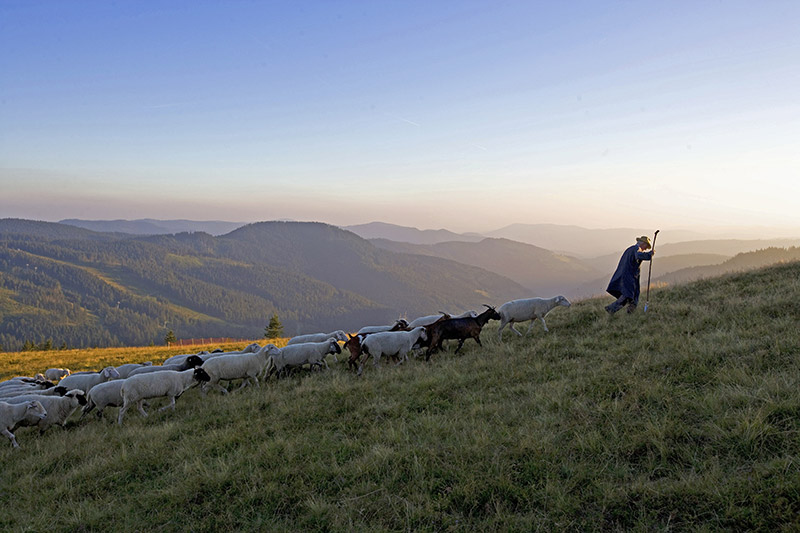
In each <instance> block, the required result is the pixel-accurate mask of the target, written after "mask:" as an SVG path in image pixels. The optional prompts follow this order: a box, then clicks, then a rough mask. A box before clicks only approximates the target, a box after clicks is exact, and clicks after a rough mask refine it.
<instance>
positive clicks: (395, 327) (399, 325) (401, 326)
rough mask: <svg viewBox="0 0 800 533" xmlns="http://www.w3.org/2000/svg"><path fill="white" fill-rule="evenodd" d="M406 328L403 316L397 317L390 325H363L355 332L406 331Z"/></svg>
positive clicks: (406, 324)
mask: <svg viewBox="0 0 800 533" xmlns="http://www.w3.org/2000/svg"><path fill="white" fill-rule="evenodd" d="M406 328H408V321H407V320H406V319H404V318H398V319H397V321H395V323H394V324H392V325H391V326H364V327H363V328H361V329H360V330H358V331H357V332H356V333H358V334H360V335H361V334H366V333H380V332H382V331H401V330H403V331H407V329H406Z"/></svg>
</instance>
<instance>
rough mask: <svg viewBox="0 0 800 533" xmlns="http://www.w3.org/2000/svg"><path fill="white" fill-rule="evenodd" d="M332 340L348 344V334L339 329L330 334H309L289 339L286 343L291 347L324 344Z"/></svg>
mask: <svg viewBox="0 0 800 533" xmlns="http://www.w3.org/2000/svg"><path fill="white" fill-rule="evenodd" d="M330 338H334V339H336V340H337V341H342V342H347V334H346V333H345V332H344V331H343V330H341V329H337V330H336V331H331V332H330V333H309V334H307V335H298V336H296V337H292V338H291V339H289V342H288V343H286V345H287V346H289V345H290V344H303V343H304V342H322V341H326V340H328V339H330Z"/></svg>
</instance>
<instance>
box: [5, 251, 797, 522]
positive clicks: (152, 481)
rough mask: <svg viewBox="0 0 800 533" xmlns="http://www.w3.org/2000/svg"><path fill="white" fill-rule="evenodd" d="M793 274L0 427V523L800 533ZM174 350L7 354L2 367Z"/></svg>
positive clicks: (681, 290)
mask: <svg viewBox="0 0 800 533" xmlns="http://www.w3.org/2000/svg"><path fill="white" fill-rule="evenodd" d="M799 279H800V265H798V264H797V263H792V264H787V265H781V266H777V267H773V268H769V269H764V270H759V271H756V272H751V273H746V274H740V275H734V276H726V277H724V278H719V279H713V280H707V281H702V282H697V283H693V284H691V285H686V286H681V287H675V288H669V287H667V288H663V289H659V290H656V291H654V292H653V293H651V301H650V308H649V310H648V311H647V313H643V312H642V307H643V305H640V308H639V310H638V312H637V313H636V314H633V315H627V314H625V313H624V312H622V313H618V314H617V315H615V316H612V317H609V316H608V315H607V314H606V313H605V312H604V311H603V305H605V304H607V303H608V302H609V301H610V300H609V299H594V300H587V301H582V302H576V303H574V304H573V305H572V307H570V308H564V307H560V308H557V309H556V310H554V311H553V312H552V313H551V314H550V315H549V316H548V319H547V323H548V327H549V328H550V332H549V333H546V332H544V331H543V329H542V327H541V324H540V323H537V324H535V325H534V327H533V331H532V332H531V334H530V335H529V336H527V337H524V338H519V337H517V336H516V335H514V334H513V333H512V332H510V331H508V330H506V331H504V336H503V340H502V342H501V341H500V340H498V339H497V322H490V323H489V325H488V326H487V327H486V328H485V329H484V331H483V334H482V336H481V339H482V341H483V347H480V346H478V345H477V344H475V343H474V342H473V341H471V340H470V341H467V342H466V343H465V345H464V349H463V350H462V351H463V353H459V354H454V353H452V351H448V352H443V353H437V354H435V355H433V356H432V358H431V361H430V362H429V363H426V362H425V361H424V358H414V357H412V358H411V359H410V360H409V361H408V362H407V363H405V364H403V365H400V366H394V365H393V364H387V363H385V362H382V363H381V364H380V365H379V366H377V367H375V366H373V365H372V363H368V364H367V365H366V368H365V370H364V373H363V375H362V376H361V377H357V376H355V375H354V374H353V373H352V372H350V371H348V370H347V364H346V362H344V361H345V357H344V354H343V356H340V357H339V362H338V363H336V362H334V361H333V358H332V357H329V358H328V364H329V365H330V367H331V368H330V369H329V370H326V371H319V372H298V373H296V374H294V375H292V376H290V377H288V378H283V379H280V380H278V379H275V378H272V379H271V380H269V381H268V382H267V383H266V384H262V386H261V387H259V388H251V387H248V388H245V389H243V390H242V391H239V392H235V393H231V394H228V395H221V394H219V393H209V394H208V395H207V396H203V395H202V394H201V393H200V391H199V390H197V389H190V390H189V391H188V392H186V393H185V394H184V395H183V396H182V397H180V398H179V399H178V402H177V406H176V409H175V411H174V412H172V411H165V412H158V411H157V409H156V408H157V407H159V406H160V405H161V403H162V402H159V401H156V402H154V403H153V405H151V407H150V413H151V414H150V416H149V417H148V418H142V417H140V416H139V414H138V413H136V412H135V411H130V412H129V413H128V414H127V415H126V418H125V420H124V423H123V425H122V426H118V425H117V424H116V411H117V410H116V409H115V408H109V409H107V413H106V416H105V419H102V420H98V419H97V418H96V417H95V416H94V414H90V415H89V416H87V417H86V418H84V419H83V420H79V413H76V414H74V415H73V416H72V418H71V419H70V420H69V421H68V423H67V425H66V428H63V429H62V428H59V427H56V428H51V429H50V430H48V431H47V432H46V433H45V434H43V435H39V434H38V430H32V429H30V428H21V429H19V430H18V431H17V432H16V435H17V440H18V441H19V443H20V448H19V449H18V450H12V448H11V445H10V444H9V443H8V442H5V440H3V441H2V442H0V471H2V482H1V485H0V489H2V490H0V503H2V504H3V505H2V507H3V509H4V511H3V513H2V514H0V528H2V529H3V530H7V531H44V530H48V531H76V530H84V531H91V530H114V531H131V532H133V531H220V530H225V531H298V530H301V531H308V530H328V531H409V530H411V531H562V530H572V531H653V530H655V531H667V530H676V531H719V530H728V531H748V530H749V531H753V530H760V531H764V530H776V531H777V530H786V531H789V530H797V529H798V528H800V468H799V467H798V465H799V464H800V460H799V459H800V387H798V385H799V383H798V380H799V379H800V361H798V355H799V354H800V333H798V328H797V323H798V318H800V303H799V299H800V281H798V280H799ZM524 328H527V325H524V326H523V328H520V329H521V331H525V329H524ZM260 342H261V343H262V344H263V343H264V342H265V340H263V339H262V340H261V341H260ZM240 347H242V345H236V346H220V348H223V349H225V350H229V349H233V348H240ZM177 350H178V351H176V349H175V348H161V347H158V348H135V349H134V348H132V349H107V350H84V351H63V352H62V351H56V352H28V353H14V354H1V355H0V374H1V375H2V376H4V379H5V378H8V377H10V376H12V375H19V374H27V375H30V374H32V373H35V372H39V371H43V370H44V369H46V368H48V367H51V366H55V367H67V368H71V369H73V370H78V369H82V368H95V369H97V368H102V367H103V366H106V365H111V364H120V363H123V362H137V361H141V360H152V361H153V362H154V363H158V362H159V361H162V360H164V359H165V358H166V357H168V356H169V355H171V354H174V353H187V349H186V347H183V348H182V349H177ZM233 386H234V387H235V386H238V385H236V384H234V385H233ZM232 388H233V387H232Z"/></svg>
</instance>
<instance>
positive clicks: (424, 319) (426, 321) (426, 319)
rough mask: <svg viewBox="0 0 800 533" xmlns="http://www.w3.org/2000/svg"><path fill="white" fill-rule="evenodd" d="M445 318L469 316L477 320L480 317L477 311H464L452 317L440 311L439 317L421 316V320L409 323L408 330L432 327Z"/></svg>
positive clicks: (417, 319) (416, 319)
mask: <svg viewBox="0 0 800 533" xmlns="http://www.w3.org/2000/svg"><path fill="white" fill-rule="evenodd" d="M443 316H444V317H447V318H466V317H468V316H469V317H472V318H475V317H476V316H478V312H477V311H464V312H463V313H461V314H460V315H451V314H450V313H445V312H444V311H440V312H439V314H438V315H427V316H421V317H419V318H415V319H414V320H412V321H411V322H409V323H408V328H409V329H414V328H416V327H418V326H430V325H431V324H433V323H434V322H436V321H437V320H439V319H440V318H442V317H443Z"/></svg>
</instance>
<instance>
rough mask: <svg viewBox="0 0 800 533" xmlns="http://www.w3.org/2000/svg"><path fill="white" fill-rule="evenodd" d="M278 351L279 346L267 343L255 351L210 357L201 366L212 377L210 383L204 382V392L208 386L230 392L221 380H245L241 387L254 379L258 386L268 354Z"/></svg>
mask: <svg viewBox="0 0 800 533" xmlns="http://www.w3.org/2000/svg"><path fill="white" fill-rule="evenodd" d="M277 351H278V347H277V346H275V345H274V344H267V345H266V346H264V347H263V348H261V349H260V350H259V351H257V352H255V353H245V354H234V355H225V356H222V357H214V358H212V359H209V360H208V361H206V362H205V363H203V366H202V367H201V368H202V369H203V370H205V371H206V373H207V374H208V376H209V378H210V379H209V381H208V383H206V384H204V386H203V389H202V390H203V392H205V389H207V388H208V387H217V388H218V389H220V390H221V391H222V392H223V393H224V394H228V390H227V389H226V388H225V387H223V386H222V385H220V384H219V382H220V380H226V381H230V380H234V379H241V380H243V381H242V385H241V386H240V387H239V389H242V388H244V387H246V386H247V384H248V383H249V382H250V381H251V380H252V381H253V383H254V384H255V386H256V387H258V376H259V375H260V374H261V373H262V372H263V371H264V369H265V368H266V366H267V358H268V356H270V355H272V354H274V353H276V352H277Z"/></svg>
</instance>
